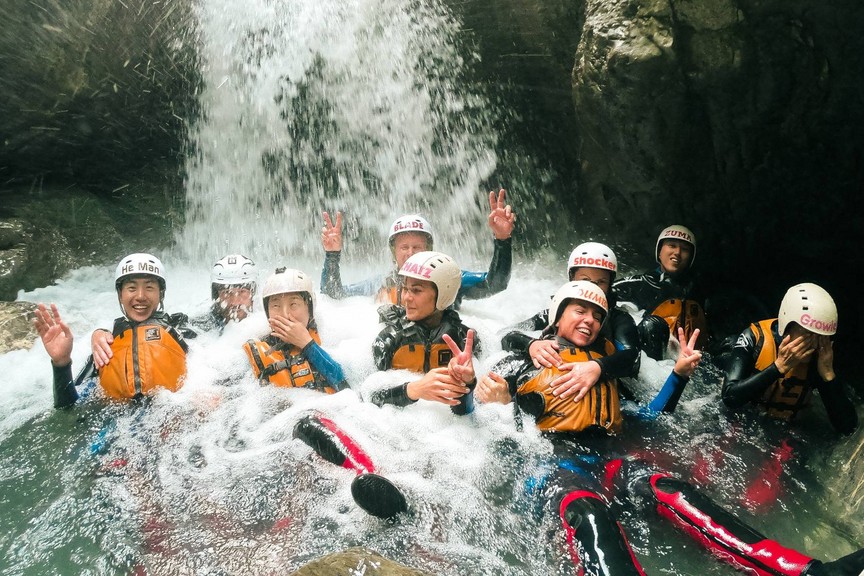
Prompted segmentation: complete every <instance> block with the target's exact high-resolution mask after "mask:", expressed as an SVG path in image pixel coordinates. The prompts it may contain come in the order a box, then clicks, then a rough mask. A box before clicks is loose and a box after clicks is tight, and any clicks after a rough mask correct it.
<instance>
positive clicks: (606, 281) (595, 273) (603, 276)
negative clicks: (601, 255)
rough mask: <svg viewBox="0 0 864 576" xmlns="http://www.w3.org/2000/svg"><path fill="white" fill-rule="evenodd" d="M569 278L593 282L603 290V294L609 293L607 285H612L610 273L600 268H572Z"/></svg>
mask: <svg viewBox="0 0 864 576" xmlns="http://www.w3.org/2000/svg"><path fill="white" fill-rule="evenodd" d="M570 280H587V281H588V282H593V283H594V284H596V285H597V286H599V287H600V289H601V290H603V293H604V294H609V287H610V286H612V273H611V272H609V270H603V269H602V268H585V267H581V268H574V269H573V273H572V274H571V275H570Z"/></svg>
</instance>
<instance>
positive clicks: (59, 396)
mask: <svg viewBox="0 0 864 576" xmlns="http://www.w3.org/2000/svg"><path fill="white" fill-rule="evenodd" d="M51 368H52V369H53V371H54V386H53V388H54V408H66V407H67V406H72V405H73V404H75V402H76V401H77V400H78V391H77V390H76V389H75V382H73V381H72V363H71V362H70V363H69V364H67V365H66V366H54V365H53V364H52V365H51Z"/></svg>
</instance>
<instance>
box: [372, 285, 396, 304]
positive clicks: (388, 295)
mask: <svg viewBox="0 0 864 576" xmlns="http://www.w3.org/2000/svg"><path fill="white" fill-rule="evenodd" d="M401 296H402V295H401V293H400V291H399V288H398V287H397V286H382V287H381V288H380V289H379V290H378V294H376V295H375V302H377V303H379V304H387V303H388V302H389V303H390V304H396V305H399V304H401V303H402V298H401Z"/></svg>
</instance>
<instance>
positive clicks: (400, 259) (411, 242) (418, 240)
mask: <svg viewBox="0 0 864 576" xmlns="http://www.w3.org/2000/svg"><path fill="white" fill-rule="evenodd" d="M428 239H429V236H427V235H426V234H424V233H423V232H402V233H400V234H397V235H396V236H394V237H393V246H392V248H393V257H394V258H396V269H397V270H401V269H402V265H403V264H405V261H406V260H408V258H410V257H411V256H413V255H414V254H416V253H418V252H425V251H426V250H428V249H429V248H428V244H427V240H428Z"/></svg>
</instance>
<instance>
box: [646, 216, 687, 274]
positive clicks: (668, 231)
mask: <svg viewBox="0 0 864 576" xmlns="http://www.w3.org/2000/svg"><path fill="white" fill-rule="evenodd" d="M664 240H682V241H684V242H687V243H688V244H690V245H691V246H692V247H693V253H692V254H691V255H690V264H689V265H688V267H689V266H692V265H693V261H694V260H696V236H695V235H694V234H693V232H691V231H690V229H689V228H687V227H686V226H681V225H680V224H673V225H672V226H667V227H666V228H664V229H663V230H662V231H661V232H660V236H658V237H657V246H656V247H655V248H654V257H655V258H656V259H657V263H658V264H659V263H660V245H661V244H662V243H663V241H664Z"/></svg>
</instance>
